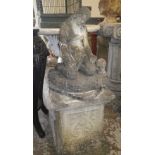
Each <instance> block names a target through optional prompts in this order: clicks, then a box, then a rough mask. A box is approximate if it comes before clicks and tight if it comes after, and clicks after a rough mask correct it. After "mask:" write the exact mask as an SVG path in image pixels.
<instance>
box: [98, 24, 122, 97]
mask: <svg viewBox="0 0 155 155" xmlns="http://www.w3.org/2000/svg"><path fill="white" fill-rule="evenodd" d="M100 26H101V29H100V35H103V36H104V37H107V38H110V39H109V48H108V63H107V76H108V78H109V82H108V84H107V85H108V86H109V88H110V89H111V90H113V91H115V92H116V93H117V94H118V95H120V91H121V23H105V22H103V23H101V25H100Z"/></svg>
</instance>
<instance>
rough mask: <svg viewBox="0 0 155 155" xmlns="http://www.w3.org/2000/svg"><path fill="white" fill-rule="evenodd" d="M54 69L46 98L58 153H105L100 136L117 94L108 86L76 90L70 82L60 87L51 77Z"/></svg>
mask: <svg viewBox="0 0 155 155" xmlns="http://www.w3.org/2000/svg"><path fill="white" fill-rule="evenodd" d="M51 71H52V68H49V69H47V70H46V73H45V79H44V88H43V99H44V104H45V106H46V107H47V109H48V110H49V122H50V124H51V127H52V133H53V139H54V144H55V147H56V150H57V153H58V154H60V155H75V154H76V155H102V151H101V148H102V147H101V141H100V139H101V137H102V132H103V130H102V129H103V118H104V105H105V104H106V103H108V102H110V101H111V100H112V99H114V98H115V95H114V94H113V93H112V92H111V91H110V90H108V89H107V88H106V87H102V88H101V89H93V90H84V91H81V90H80V88H77V89H75V90H76V91H75V92H73V91H69V88H68V87H69V85H68V86H66V88H64V89H63V87H62V88H61V89H57V88H56V85H55V84H54V83H55V82H54V83H52V82H51V80H50V79H51V77H50V74H51V73H52V72H51ZM89 78H91V77H88V78H87V79H88V80H89ZM53 80H54V79H53ZM66 85H67V83H66ZM67 88H68V89H67Z"/></svg>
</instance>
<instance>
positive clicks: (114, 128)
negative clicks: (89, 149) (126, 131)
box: [33, 100, 121, 155]
mask: <svg viewBox="0 0 155 155" xmlns="http://www.w3.org/2000/svg"><path fill="white" fill-rule="evenodd" d="M116 102H117V103H116ZM118 102H119V103H118ZM118 105H119V106H118ZM119 107H120V100H119V101H118V100H117V101H115V102H114V103H112V104H110V105H107V106H105V116H104V122H103V125H104V130H103V134H104V137H103V141H102V143H103V144H102V147H103V150H104V151H103V153H101V154H102V155H120V154H121V116H120V112H118V111H119V110H120V109H119ZM39 116H40V122H41V124H42V126H43V128H44V130H45V132H46V138H44V139H40V138H39V137H38V135H37V133H36V131H35V129H34V132H33V154H34V155H56V151H55V148H54V145H53V140H52V135H51V128H50V125H49V123H48V116H46V115H44V114H43V113H42V111H39ZM93 155H98V154H93Z"/></svg>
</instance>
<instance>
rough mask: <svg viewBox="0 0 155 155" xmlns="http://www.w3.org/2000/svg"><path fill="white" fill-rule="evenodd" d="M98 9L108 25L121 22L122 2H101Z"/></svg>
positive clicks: (110, 0)
mask: <svg viewBox="0 0 155 155" xmlns="http://www.w3.org/2000/svg"><path fill="white" fill-rule="evenodd" d="M98 7H99V10H100V14H101V15H103V16H105V22H106V23H116V22H120V17H121V0H100V2H99V6H98Z"/></svg>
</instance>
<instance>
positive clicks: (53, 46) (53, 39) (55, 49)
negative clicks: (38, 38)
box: [47, 35, 61, 57]
mask: <svg viewBox="0 0 155 155" xmlns="http://www.w3.org/2000/svg"><path fill="white" fill-rule="evenodd" d="M47 38H48V43H47V47H48V48H49V50H50V51H52V54H54V55H55V56H57V57H61V51H60V47H59V40H58V36H57V35H51V36H47Z"/></svg>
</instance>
